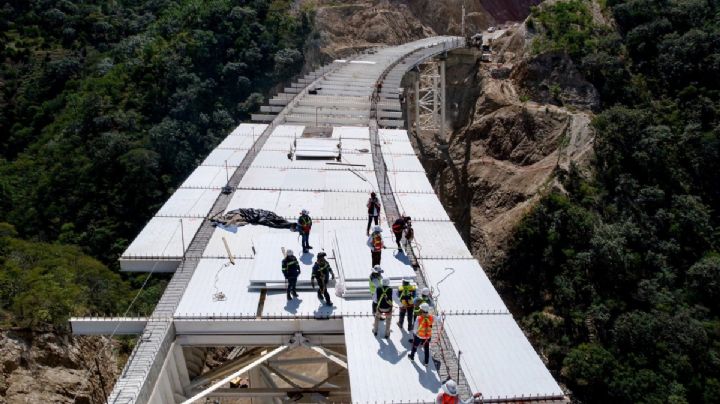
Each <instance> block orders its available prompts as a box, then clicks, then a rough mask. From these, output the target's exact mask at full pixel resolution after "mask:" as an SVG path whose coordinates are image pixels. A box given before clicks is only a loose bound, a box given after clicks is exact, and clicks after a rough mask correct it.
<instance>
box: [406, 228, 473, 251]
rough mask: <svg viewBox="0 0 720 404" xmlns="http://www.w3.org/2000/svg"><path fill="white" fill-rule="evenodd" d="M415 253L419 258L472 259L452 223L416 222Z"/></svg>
mask: <svg viewBox="0 0 720 404" xmlns="http://www.w3.org/2000/svg"><path fill="white" fill-rule="evenodd" d="M412 226H413V230H415V240H414V241H413V251H415V254H416V255H417V256H418V257H419V258H440V259H451V258H472V254H470V251H469V250H468V248H467V247H466V246H465V242H464V241H463V239H462V238H461V237H460V234H459V233H458V232H457V230H456V229H455V225H454V224H453V223H452V222H414V223H413V225H412Z"/></svg>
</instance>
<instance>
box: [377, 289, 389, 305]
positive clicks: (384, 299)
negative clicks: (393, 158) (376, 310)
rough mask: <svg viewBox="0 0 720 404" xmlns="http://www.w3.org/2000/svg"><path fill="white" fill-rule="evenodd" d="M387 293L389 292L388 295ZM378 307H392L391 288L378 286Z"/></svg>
mask: <svg viewBox="0 0 720 404" xmlns="http://www.w3.org/2000/svg"><path fill="white" fill-rule="evenodd" d="M388 293H389V294H390V295H389V296H388ZM377 303H378V307H380V306H390V308H391V309H392V289H391V288H389V287H388V286H381V287H380V297H378V301H377Z"/></svg>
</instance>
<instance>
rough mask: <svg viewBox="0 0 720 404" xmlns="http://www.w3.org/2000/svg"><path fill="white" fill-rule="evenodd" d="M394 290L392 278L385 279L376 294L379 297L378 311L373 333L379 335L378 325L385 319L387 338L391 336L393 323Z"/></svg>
mask: <svg viewBox="0 0 720 404" xmlns="http://www.w3.org/2000/svg"><path fill="white" fill-rule="evenodd" d="M392 293H393V290H392V288H391V287H390V279H383V280H382V286H380V287H379V288H377V290H376V291H375V295H376V297H377V311H376V312H375V313H374V314H375V322H374V323H373V334H374V335H376V336H377V333H378V325H379V324H380V320H381V319H383V318H384V319H385V338H390V324H392V309H393V299H392Z"/></svg>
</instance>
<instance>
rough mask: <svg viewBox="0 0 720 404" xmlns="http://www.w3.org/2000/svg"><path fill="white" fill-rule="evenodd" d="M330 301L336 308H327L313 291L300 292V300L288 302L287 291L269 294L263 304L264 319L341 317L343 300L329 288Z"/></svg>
mask: <svg viewBox="0 0 720 404" xmlns="http://www.w3.org/2000/svg"><path fill="white" fill-rule="evenodd" d="M328 293H330V300H331V301H332V302H333V303H334V304H335V306H326V305H325V304H323V303H321V302H320V300H319V299H318V297H317V292H316V291H313V290H299V291H298V295H299V298H296V299H292V300H287V294H286V293H285V291H271V292H267V295H266V296H265V303H264V304H263V311H262V315H263V317H270V318H272V317H292V316H303V317H305V316H313V317H318V316H319V317H327V316H332V315H340V314H341V312H342V310H341V309H340V307H342V303H343V302H342V299H340V298H338V297H335V290H334V289H333V288H328Z"/></svg>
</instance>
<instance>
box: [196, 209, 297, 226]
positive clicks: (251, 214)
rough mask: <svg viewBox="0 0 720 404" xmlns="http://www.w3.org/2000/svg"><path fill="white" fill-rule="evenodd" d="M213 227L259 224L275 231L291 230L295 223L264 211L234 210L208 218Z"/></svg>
mask: <svg viewBox="0 0 720 404" xmlns="http://www.w3.org/2000/svg"><path fill="white" fill-rule="evenodd" d="M210 221H211V222H212V223H213V226H217V225H222V226H245V225H246V224H259V225H263V226H268V227H273V228H276V229H293V228H294V227H295V223H291V222H288V221H287V220H285V219H284V218H282V217H281V216H278V215H277V214H275V212H270V211H269V210H264V209H252V208H246V209H235V210H231V211H229V212H227V213H226V214H224V215H217V216H215V217H212V218H210Z"/></svg>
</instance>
